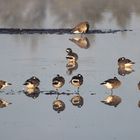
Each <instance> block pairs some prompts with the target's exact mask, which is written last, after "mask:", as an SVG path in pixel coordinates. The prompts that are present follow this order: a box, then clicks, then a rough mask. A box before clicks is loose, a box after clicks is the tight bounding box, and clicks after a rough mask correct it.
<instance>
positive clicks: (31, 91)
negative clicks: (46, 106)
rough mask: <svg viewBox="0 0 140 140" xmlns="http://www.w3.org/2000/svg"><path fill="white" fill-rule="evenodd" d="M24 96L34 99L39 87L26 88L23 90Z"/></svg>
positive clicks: (37, 94)
mask: <svg viewBox="0 0 140 140" xmlns="http://www.w3.org/2000/svg"><path fill="white" fill-rule="evenodd" d="M23 92H24V93H25V95H26V96H28V97H32V98H33V99H36V98H37V97H38V96H39V94H40V89H39V88H38V87H36V88H27V89H26V90H24V91H23Z"/></svg>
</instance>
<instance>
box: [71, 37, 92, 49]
mask: <svg viewBox="0 0 140 140" xmlns="http://www.w3.org/2000/svg"><path fill="white" fill-rule="evenodd" d="M69 40H70V41H72V42H74V43H75V44H76V45H77V46H79V47H80V48H84V49H87V48H89V47H90V43H89V40H88V38H87V37H74V38H70V39H69Z"/></svg>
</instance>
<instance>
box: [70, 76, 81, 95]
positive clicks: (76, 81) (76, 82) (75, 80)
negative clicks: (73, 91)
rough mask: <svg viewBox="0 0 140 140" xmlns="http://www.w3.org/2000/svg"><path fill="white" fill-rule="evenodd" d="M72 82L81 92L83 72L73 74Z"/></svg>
mask: <svg viewBox="0 0 140 140" xmlns="http://www.w3.org/2000/svg"><path fill="white" fill-rule="evenodd" d="M70 83H71V84H72V85H73V86H74V87H77V93H79V88H80V86H81V85H82V84H83V76H82V75H81V74H77V75H75V76H73V77H72V78H71V80H70Z"/></svg>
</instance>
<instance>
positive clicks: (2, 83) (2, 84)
mask: <svg viewBox="0 0 140 140" xmlns="http://www.w3.org/2000/svg"><path fill="white" fill-rule="evenodd" d="M9 85H12V84H11V83H8V82H6V81H4V80H0V89H4V88H5V87H7V86H9Z"/></svg>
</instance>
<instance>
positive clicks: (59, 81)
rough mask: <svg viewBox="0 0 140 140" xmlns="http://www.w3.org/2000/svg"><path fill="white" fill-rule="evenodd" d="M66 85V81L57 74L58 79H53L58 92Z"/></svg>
mask: <svg viewBox="0 0 140 140" xmlns="http://www.w3.org/2000/svg"><path fill="white" fill-rule="evenodd" d="M64 84H65V79H64V78H63V77H62V76H60V75H59V74H57V76H56V77H54V78H53V79H52V85H53V87H54V88H55V89H56V91H58V89H59V88H61V87H62V86H63V85H64Z"/></svg>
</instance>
